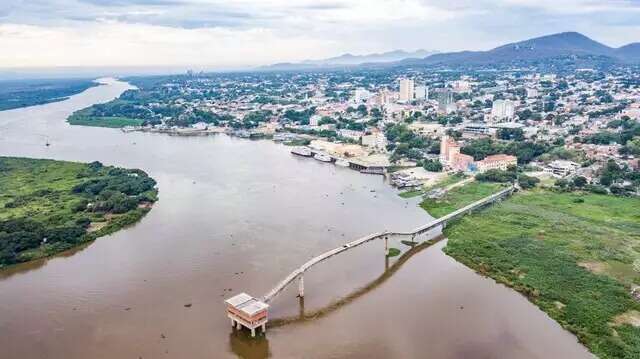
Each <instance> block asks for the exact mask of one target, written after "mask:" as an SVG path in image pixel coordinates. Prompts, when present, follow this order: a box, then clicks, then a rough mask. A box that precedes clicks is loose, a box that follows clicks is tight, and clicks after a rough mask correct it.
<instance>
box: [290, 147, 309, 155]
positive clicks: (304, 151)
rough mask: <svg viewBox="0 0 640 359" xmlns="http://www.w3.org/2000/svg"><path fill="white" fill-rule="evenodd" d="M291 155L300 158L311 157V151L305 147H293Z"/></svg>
mask: <svg viewBox="0 0 640 359" xmlns="http://www.w3.org/2000/svg"><path fill="white" fill-rule="evenodd" d="M291 153H293V154H294V155H298V156H302V157H311V150H310V149H308V148H307V147H294V148H293V149H292V150H291Z"/></svg>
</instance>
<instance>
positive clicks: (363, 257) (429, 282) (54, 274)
mask: <svg viewBox="0 0 640 359" xmlns="http://www.w3.org/2000/svg"><path fill="white" fill-rule="evenodd" d="M127 88H129V86H128V84H126V83H124V82H119V81H113V80H108V81H107V84H105V85H103V86H99V87H96V88H91V89H89V90H87V91H85V92H83V93H81V94H78V95H76V96H73V97H71V98H70V99H68V100H66V101H63V102H59V103H52V104H47V105H43V106H36V107H30V108H24V109H17V110H11V111H4V112H0V155H3V156H24V157H35V158H52V159H59V160H72V161H86V162H88V161H95V160H99V161H102V162H103V163H105V164H110V165H118V166H125V167H137V168H142V169H144V170H145V171H147V172H148V173H149V174H150V175H151V176H153V177H154V178H155V179H156V180H157V181H158V184H159V188H160V201H159V202H158V203H157V204H156V205H155V206H154V208H153V210H152V211H151V212H150V213H149V214H148V215H147V216H146V217H145V218H144V219H143V220H142V221H141V222H140V223H138V224H137V225H135V226H133V227H130V228H128V229H125V230H122V231H120V232H118V233H115V234H113V235H110V236H107V237H103V238H100V239H98V240H97V241H95V242H94V243H91V244H90V245H88V246H86V247H84V248H80V249H77V250H75V251H72V252H70V253H66V254H65V255H61V256H57V257H54V258H50V259H47V260H43V261H37V262H33V263H28V264H24V265H20V266H17V267H14V268H11V269H9V270H7V271H4V272H0V358H3V359H4V358H20V359H24V358H60V359H75V358H78V359H80V358H82V359H86V358H109V359H113V358H134V359H135V358H234V357H240V358H265V357H273V358H589V357H591V355H590V354H589V353H588V352H587V351H586V350H585V349H584V347H583V346H581V345H580V344H579V343H578V342H577V341H576V338H575V337H574V336H573V335H571V334H570V333H568V332H566V331H564V330H563V329H562V328H561V327H560V326H559V325H558V324H556V323H555V322H554V321H552V320H551V319H550V318H549V317H547V315H546V314H545V313H543V312H541V311H540V310H538V309H537V308H536V307H535V306H533V305H532V304H530V303H529V302H528V301H527V300H526V299H525V298H524V297H522V296H521V295H519V294H517V293H515V292H514V291H512V290H510V289H508V288H506V287H504V286H502V285H498V284H496V283H495V282H494V281H493V280H491V279H487V278H483V277H481V276H479V275H477V274H475V273H474V272H473V271H471V270H469V269H468V268H466V267H464V266H463V265H461V264H459V263H457V262H456V261H455V260H453V259H451V258H449V257H447V256H446V255H444V254H443V252H442V250H441V249H442V247H443V246H444V245H445V244H446V241H440V242H438V243H436V244H434V245H433V246H430V247H426V248H423V249H421V250H417V251H414V253H411V255H410V257H408V258H406V260H402V261H398V260H393V261H392V263H390V264H389V263H386V261H385V257H384V253H383V251H384V249H383V244H382V243H370V244H367V245H364V246H362V247H360V248H357V249H354V250H353V251H350V252H347V253H346V254H343V255H340V256H338V257H335V258H332V259H331V260H329V261H328V262H327V263H324V264H322V265H320V266H319V267H318V268H314V269H312V270H311V272H309V273H308V274H307V275H305V295H306V296H305V302H304V303H303V304H304V306H303V307H301V303H300V302H299V301H298V299H297V298H295V288H291V290H287V291H285V292H284V293H282V294H281V295H280V296H279V297H278V298H276V300H275V301H274V302H273V303H272V308H271V311H270V314H271V317H272V318H274V319H277V318H292V320H289V321H287V322H286V324H282V325H277V326H272V327H270V328H268V331H267V335H266V337H264V336H260V337H259V338H257V339H251V338H249V337H248V336H247V335H246V333H245V332H240V333H238V332H236V331H234V330H232V328H231V326H230V323H229V320H228V319H227V318H226V316H225V312H224V305H223V299H224V298H226V297H228V296H230V295H231V294H235V293H237V292H239V291H246V292H248V293H250V294H253V295H255V296H261V295H263V294H265V293H266V292H267V291H268V290H269V289H270V288H271V287H272V286H273V285H275V284H276V282H277V281H278V280H280V279H282V278H283V277H284V276H286V275H287V274H288V273H289V272H290V271H291V270H292V269H294V268H295V267H297V266H299V265H300V264H302V263H303V262H305V261H306V260H308V259H309V258H311V257H312V256H314V255H317V254H319V253H321V252H323V251H325V250H328V249H331V248H334V247H336V246H339V245H341V244H343V243H345V242H347V241H350V240H353V239H355V238H358V237H359V236H362V235H365V234H368V233H370V232H376V231H381V230H408V229H411V228H414V227H416V226H418V225H420V224H423V223H425V222H426V221H428V220H429V218H430V217H429V216H428V215H427V214H426V213H425V212H423V211H422V210H421V209H420V208H418V207H417V202H416V200H409V201H407V200H404V199H402V198H400V197H398V196H397V193H396V191H395V190H393V189H392V188H391V187H390V186H388V185H387V184H385V183H384V181H383V179H382V177H379V176H371V175H361V174H359V173H357V172H355V171H351V170H349V169H344V168H338V167H335V166H333V165H327V164H324V163H320V162H318V161H314V160H312V159H304V158H298V157H294V156H292V155H291V154H290V153H289V149H288V148H287V147H285V146H283V145H279V144H275V143H272V142H270V141H248V140H242V139H236V138H230V137H227V136H226V135H216V136H209V137H177V136H168V135H162V134H148V133H126V134H125V133H122V132H121V131H119V130H113V129H105V128H89V127H75V126H69V125H68V124H66V122H65V118H66V117H67V116H68V115H69V114H70V113H72V112H73V111H75V110H77V109H80V108H83V107H86V106H89V105H91V104H93V103H97V102H105V101H108V100H110V99H112V98H114V97H116V96H118V95H119V94H120V93H121V92H122V91H124V90H125V89H127ZM47 141H48V142H50V143H51V146H49V147H46V146H45V143H46V142H47ZM394 246H402V244H398V243H396V244H394ZM394 263H395V264H394ZM387 268H388V269H387ZM385 271H386V272H385ZM365 287H366V290H360V291H359V289H362V288H365ZM354 293H355V294H354ZM345 297H348V298H349V299H350V300H348V301H345V303H344V304H343V305H340V306H336V307H332V309H331V310H327V311H326V312H324V314H323V315H321V316H318V317H317V318H315V319H304V320H295V317H296V316H299V315H300V313H301V311H303V312H305V313H309V312H313V311H316V310H319V309H322V308H326V307H327V306H328V305H329V304H330V303H332V302H335V301H337V300H339V299H340V298H345ZM185 304H191V306H190V307H186V306H185Z"/></svg>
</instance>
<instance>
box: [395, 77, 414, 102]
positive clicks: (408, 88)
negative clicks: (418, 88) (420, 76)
mask: <svg viewBox="0 0 640 359" xmlns="http://www.w3.org/2000/svg"><path fill="white" fill-rule="evenodd" d="M414 86H415V84H414V83H413V80H411V79H400V99H399V100H400V102H411V101H413V94H414V91H415V90H414Z"/></svg>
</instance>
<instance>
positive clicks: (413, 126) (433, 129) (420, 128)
mask: <svg viewBox="0 0 640 359" xmlns="http://www.w3.org/2000/svg"><path fill="white" fill-rule="evenodd" d="M407 128H408V129H410V130H411V131H413V132H414V133H416V134H418V135H421V136H424V137H431V138H439V137H441V136H442V135H443V134H444V126H442V125H441V124H439V123H422V122H413V123H410V124H409V125H408V126H407Z"/></svg>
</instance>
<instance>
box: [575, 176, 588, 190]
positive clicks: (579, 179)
mask: <svg viewBox="0 0 640 359" xmlns="http://www.w3.org/2000/svg"><path fill="white" fill-rule="evenodd" d="M586 184H587V179H586V178H584V177H582V176H577V177H576V178H574V179H573V185H574V186H576V187H578V188H582V187H584V186H585V185H586Z"/></svg>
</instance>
